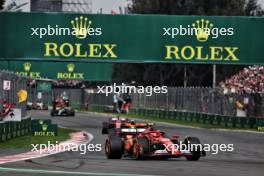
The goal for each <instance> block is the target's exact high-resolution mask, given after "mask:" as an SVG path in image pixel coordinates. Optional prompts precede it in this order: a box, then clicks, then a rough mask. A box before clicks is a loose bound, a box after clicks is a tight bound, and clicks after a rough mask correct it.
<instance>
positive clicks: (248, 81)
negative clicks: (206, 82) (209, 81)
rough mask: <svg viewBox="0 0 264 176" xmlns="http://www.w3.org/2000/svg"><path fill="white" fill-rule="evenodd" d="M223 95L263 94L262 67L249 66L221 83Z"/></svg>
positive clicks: (263, 71)
mask: <svg viewBox="0 0 264 176" xmlns="http://www.w3.org/2000/svg"><path fill="white" fill-rule="evenodd" d="M219 86H220V87H221V88H223V90H224V92H225V93H240V94H244V93H246V94H255V93H264V66H256V65H255V66H249V67H246V68H244V69H243V70H241V71H240V72H239V73H237V74H235V75H233V76H232V77H230V78H228V79H226V80H224V81H221V82H220V83H219Z"/></svg>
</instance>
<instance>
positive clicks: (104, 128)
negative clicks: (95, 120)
mask: <svg viewBox="0 0 264 176" xmlns="http://www.w3.org/2000/svg"><path fill="white" fill-rule="evenodd" d="M102 134H108V123H107V122H103V127H102Z"/></svg>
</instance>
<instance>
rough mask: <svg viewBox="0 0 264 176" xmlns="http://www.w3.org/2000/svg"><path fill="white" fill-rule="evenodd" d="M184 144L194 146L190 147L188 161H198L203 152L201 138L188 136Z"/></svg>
mask: <svg viewBox="0 0 264 176" xmlns="http://www.w3.org/2000/svg"><path fill="white" fill-rule="evenodd" d="M184 144H185V145H187V146H192V147H190V148H188V150H189V151H190V152H191V154H192V155H191V156H186V159H187V160H188V161H198V160H199V159H200V157H201V153H202V145H201V142H200V140H199V139H198V138H197V137H187V138H185V140H184Z"/></svg>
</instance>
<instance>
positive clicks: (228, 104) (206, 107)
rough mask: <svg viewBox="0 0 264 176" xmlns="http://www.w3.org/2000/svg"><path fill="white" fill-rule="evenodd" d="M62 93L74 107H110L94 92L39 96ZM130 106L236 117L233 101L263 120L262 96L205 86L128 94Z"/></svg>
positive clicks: (108, 101)
mask: <svg viewBox="0 0 264 176" xmlns="http://www.w3.org/2000/svg"><path fill="white" fill-rule="evenodd" d="M63 92H66V93H67V95H68V96H69V98H70V103H71V105H72V106H74V108H81V107H86V108H88V107H89V106H92V105H108V106H110V105H112V103H113V95H114V94H109V95H108V96H106V95H105V94H101V93H100V94H98V93H97V90H95V89H65V88H53V89H52V93H50V94H49V95H47V96H43V99H45V100H46V101H47V102H52V99H53V98H54V97H56V96H59V95H60V94H62V93H63ZM131 98H132V107H133V108H137V109H158V110H167V111H170V110H172V111H173V110H177V111H186V112H187V111H188V112H200V113H208V114H218V115H224V116H236V113H237V108H236V105H235V102H236V101H239V102H241V103H245V102H246V103H247V106H246V109H247V114H248V116H249V117H263V115H264V94H235V93H230V94H224V93H223V91H222V90H221V89H213V88H208V87H189V88H184V87H170V88H168V92H167V93H165V94H161V93H160V94H152V95H151V96H147V93H133V94H131Z"/></svg>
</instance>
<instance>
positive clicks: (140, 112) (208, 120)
mask: <svg viewBox="0 0 264 176" xmlns="http://www.w3.org/2000/svg"><path fill="white" fill-rule="evenodd" d="M105 109H106V106H105V105H90V107H89V111H94V112H105ZM129 114H131V115H136V116H139V117H143V118H144V117H150V118H154V119H163V120H170V121H183V122H193V123H200V124H208V125H213V126H216V127H226V128H250V129H256V123H257V119H258V118H255V117H234V116H224V115H218V114H208V113H198V112H186V111H171V110H160V109H142V108H132V109H131V110H130V112H129Z"/></svg>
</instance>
